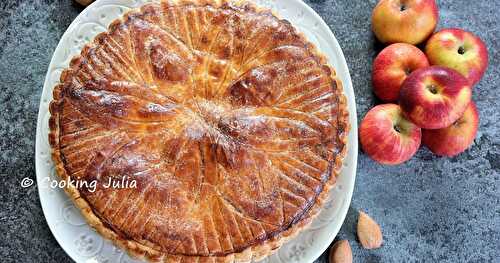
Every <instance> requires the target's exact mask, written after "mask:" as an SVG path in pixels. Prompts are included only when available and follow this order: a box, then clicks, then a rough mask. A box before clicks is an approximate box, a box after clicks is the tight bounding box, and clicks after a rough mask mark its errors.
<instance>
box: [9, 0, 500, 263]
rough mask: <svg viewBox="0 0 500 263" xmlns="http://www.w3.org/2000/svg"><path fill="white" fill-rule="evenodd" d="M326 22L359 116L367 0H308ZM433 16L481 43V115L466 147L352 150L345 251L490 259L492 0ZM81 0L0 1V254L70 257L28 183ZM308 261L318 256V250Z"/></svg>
mask: <svg viewBox="0 0 500 263" xmlns="http://www.w3.org/2000/svg"><path fill="white" fill-rule="evenodd" d="M307 2H308V3H309V4H310V6H311V7H312V8H314V9H315V10H316V11H317V12H318V13H319V14H320V15H321V16H322V17H323V19H324V20H325V21H326V22H327V24H329V25H330V27H331V28H332V30H333V32H334V33H335V35H336V37H337V39H338V40H339V42H340V44H341V46H342V48H343V50H344V53H345V56H346V58H347V63H348V65H349V68H350V70H351V76H352V79H353V84H354V89H355V93H356V101H357V106H358V118H359V119H361V118H362V117H363V116H364V114H365V113H366V112H367V111H368V110H369V109H370V108H371V107H372V106H373V105H375V104H376V103H377V101H376V99H375V98H374V96H373V94H372V93H371V85H370V67H371V62H372V60H373V58H374V57H375V55H376V52H377V51H378V50H380V48H381V47H380V45H378V44H377V43H376V42H375V40H374V37H373V35H372V33H371V31H370V21H369V17H370V13H371V10H372V9H373V7H374V5H375V3H376V0H369V1H367V0H356V1H354V0H352V1H347V0H345V1H344V0H336V1H324V0H309V1H307ZM438 3H439V7H440V19H441V21H440V23H439V26H440V27H461V28H464V29H467V30H470V31H473V32H475V33H476V34H478V35H479V36H480V37H481V38H482V39H483V40H484V41H485V42H486V45H487V46H488V50H489V55H490V67H489V68H488V71H487V73H486V75H485V77H484V78H483V80H482V81H481V82H480V83H479V85H478V86H476V88H475V89H474V100H475V101H476V102H477V105H478V108H479V111H480V115H481V127H480V130H479V133H478V136H477V138H476V140H475V142H474V145H473V147H472V148H471V149H470V150H468V151H467V152H465V153H463V154H461V155H459V156H458V157H456V158H451V159H447V158H437V157H436V156H434V155H433V154H431V153H430V152H429V151H428V150H426V149H421V150H420V151H419V152H418V153H417V155H416V156H415V157H414V158H413V159H411V160H410V161H409V162H407V163H405V164H403V165H400V166H396V167H388V166H382V165H379V164H376V163H375V162H373V161H371V160H370V159H369V158H368V157H367V156H366V155H364V154H363V153H361V152H360V156H359V164H358V173H357V182H356V187H355V191H354V197H353V201H352V205H351V209H350V210H349V213H348V215H347V219H346V221H345V223H344V226H343V227H342V229H341V231H340V234H339V236H338V238H346V239H348V240H349V241H350V244H351V246H352V248H353V253H354V257H355V262H450V263H451V262H453V263H455V262H500V179H499V178H500V118H498V115H497V114H498V112H499V111H500V103H499V102H498V101H499V100H500V92H499V91H500V87H499V85H500V83H499V79H500V77H499V76H500V69H499V66H498V65H499V63H500V57H499V52H498V50H499V49H500V44H499V40H500V24H499V23H500V22H499V21H500V20H499V13H498V12H499V11H498V10H500V1H498V0H494V1H490V0H477V1H470V0H469V1H466V0H447V1H438ZM81 10H82V8H81V7H79V6H78V5H76V4H74V3H72V1H71V0H64V1H49V0H45V1H39V0H26V1H20V0H1V1H0V87H1V88H0V100H1V102H0V161H1V163H0V174H1V177H0V187H1V188H0V189H1V190H0V202H1V206H0V207H1V209H0V233H2V235H3V236H2V238H0V261H2V262H70V259H69V258H68V256H67V255H66V254H65V253H64V251H63V250H62V249H61V248H60V247H59V245H58V244H57V242H56V241H55V239H54V238H53V237H52V235H51V233H50V231H49V228H48V227H47V224H46V222H45V219H44V216H43V213H42V210H41V207H40V202H39V199H38V193H37V191H36V188H35V187H32V188H28V189H23V188H21V187H20V182H21V179H22V178H24V177H30V178H32V179H35V162H34V150H35V129H36V118H37V111H38V103H39V99H40V94H41V91H42V85H43V81H44V77H45V73H46V70H47V66H48V64H49V61H50V58H51V56H52V52H53V51H54V49H55V47H56V45H57V43H58V41H59V38H60V37H61V35H62V34H63V32H64V31H65V30H66V28H67V27H68V25H69V24H70V23H71V21H72V20H73V19H74V17H76V15H77V14H78V13H79V12H80V11H81ZM359 209H363V210H365V211H367V212H368V213H369V214H370V215H371V216H372V217H373V218H375V219H376V220H377V221H378V222H379V223H380V225H381V226H382V229H383V232H384V245H383V247H382V248H380V249H377V250H373V251H368V250H363V249H361V248H360V246H359V244H358V242H357V240H356V234H355V233H356V231H355V227H356V221H357V210H359ZM318 262H327V260H326V257H325V255H323V256H322V257H321V258H320V259H319V261H318Z"/></svg>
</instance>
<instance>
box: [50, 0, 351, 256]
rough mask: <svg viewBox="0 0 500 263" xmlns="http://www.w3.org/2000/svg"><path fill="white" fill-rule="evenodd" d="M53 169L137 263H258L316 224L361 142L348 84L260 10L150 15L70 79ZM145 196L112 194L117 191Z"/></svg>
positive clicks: (139, 17)
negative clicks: (353, 144) (355, 136)
mask: <svg viewBox="0 0 500 263" xmlns="http://www.w3.org/2000/svg"><path fill="white" fill-rule="evenodd" d="M53 97H54V99H53V101H52V102H51V105H50V113H51V118H50V134H49V141H50V144H51V146H52V157H53V160H54V162H55V164H56V169H57V173H58V175H59V176H60V177H61V178H62V179H65V180H67V179H68V178H71V179H73V180H79V181H85V182H92V181H96V182H97V187H96V190H95V191H92V189H91V188H90V187H85V186H82V187H75V186H74V185H69V186H68V187H67V188H66V192H67V193H68V194H69V195H70V197H71V198H72V199H73V201H74V202H75V204H76V206H77V207H78V208H80V210H81V211H82V214H83V215H84V216H85V218H86V219H87V221H88V223H89V224H90V225H91V226H92V227H94V228H95V229H96V230H97V231H98V232H99V233H100V234H101V235H103V236H104V237H106V238H108V239H111V240H112V241H113V242H114V243H115V244H116V245H118V246H120V247H121V248H123V249H125V250H126V251H128V252H129V253H130V254H131V255H132V256H135V257H139V258H145V259H147V260H150V261H158V262H248V261H251V260H258V259H261V258H263V257H265V256H267V255H269V254H270V253H271V252H272V251H273V250H275V249H277V248H279V247H280V246H281V245H282V244H283V242H285V241H287V240H289V239H290V238H292V237H293V236H294V235H295V234H297V233H298V232H299V231H300V230H301V229H302V228H303V227H305V226H306V225H307V224H308V223H310V222H311V220H312V218H313V217H314V216H315V215H316V214H317V213H318V211H319V209H320V207H321V205H322V203H323V202H324V200H325V199H326V197H327V194H328V191H329V189H330V188H331V186H332V185H333V184H334V183H335V177H336V175H337V174H338V172H339V170H340V168H341V165H342V159H343V157H344V155H345V152H346V138H347V131H348V129H349V124H348V118H347V117H348V113H347V110H346V100H345V97H344V95H343V92H342V86H341V82H340V81H339V80H338V79H337V78H336V76H335V72H334V70H333V69H332V68H331V67H329V66H328V65H327V64H326V59H325V58H324V57H323V56H322V55H319V54H318V52H317V51H316V49H315V48H314V46H313V45H312V44H311V43H309V42H308V41H306V40H305V38H304V37H303V36H302V35H301V34H299V33H297V31H296V30H295V29H294V28H293V27H292V26H291V24H290V23H289V22H288V21H286V20H280V19H278V18H277V17H276V16H274V15H273V14H272V13H271V12H269V11H264V10H259V9H257V8H256V7H255V6H253V5H252V4H249V3H244V2H242V3H238V4H235V3H227V2H220V1H215V0H214V1H206V2H201V1H195V2H186V1H183V2H177V3H173V2H161V4H159V3H155V4H147V5H144V6H143V7H141V8H140V10H134V11H131V12H129V13H127V14H126V15H125V16H124V17H123V18H122V19H118V20H116V21H114V22H113V23H112V24H111V25H110V26H109V29H108V31H107V32H105V33H101V34H99V35H98V36H97V37H96V38H95V39H94V41H93V42H91V43H89V44H88V45H86V46H85V47H84V48H83V50H82V52H81V54H80V56H77V57H75V58H73V60H72V61H71V63H70V66H69V68H68V69H66V70H65V71H64V72H63V73H62V75H61V84H59V85H57V86H56V87H55V89H54V93H53ZM123 178H127V181H131V180H135V181H136V183H137V187H136V188H121V189H120V188H112V187H111V188H106V187H105V185H106V184H107V182H108V180H110V179H111V180H115V181H121V180H122V179H123Z"/></svg>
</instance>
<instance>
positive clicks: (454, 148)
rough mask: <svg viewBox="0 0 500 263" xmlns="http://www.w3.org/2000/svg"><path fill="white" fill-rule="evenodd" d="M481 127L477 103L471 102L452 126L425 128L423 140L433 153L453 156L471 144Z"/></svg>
mask: <svg viewBox="0 0 500 263" xmlns="http://www.w3.org/2000/svg"><path fill="white" fill-rule="evenodd" d="M478 127H479V114H478V112H477V108H476V104H475V103H474V102H471V103H469V106H468V107H467V109H466V110H465V112H464V114H463V116H462V117H460V119H458V120H457V121H456V122H455V123H453V124H452V125H451V126H449V127H446V128H443V129H438V130H423V131H422V142H423V144H424V145H425V146H426V147H427V148H429V150H431V151H432V152H433V153H435V154H437V155H440V156H448V157H453V156H456V155H458V154H459V153H462V152H463V151H465V150H466V149H467V148H469V147H470V146H471V144H472V143H473V142H474V138H476V134H477V129H478Z"/></svg>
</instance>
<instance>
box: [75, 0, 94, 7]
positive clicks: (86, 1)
mask: <svg viewBox="0 0 500 263" xmlns="http://www.w3.org/2000/svg"><path fill="white" fill-rule="evenodd" d="M75 2H77V3H79V4H81V5H83V6H88V5H90V4H92V2H94V0H75Z"/></svg>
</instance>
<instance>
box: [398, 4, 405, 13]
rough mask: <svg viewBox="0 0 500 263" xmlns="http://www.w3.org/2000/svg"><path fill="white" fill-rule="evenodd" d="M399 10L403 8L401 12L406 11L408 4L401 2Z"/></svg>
mask: <svg viewBox="0 0 500 263" xmlns="http://www.w3.org/2000/svg"><path fill="white" fill-rule="evenodd" d="M399 10H401V12H403V11H405V10H406V5H405V4H401V6H400V9H399Z"/></svg>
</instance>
